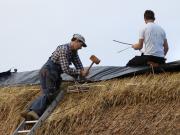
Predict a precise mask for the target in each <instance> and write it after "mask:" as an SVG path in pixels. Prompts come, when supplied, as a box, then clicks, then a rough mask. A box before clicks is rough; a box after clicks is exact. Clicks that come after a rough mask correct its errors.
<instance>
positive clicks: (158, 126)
mask: <svg viewBox="0 0 180 135" xmlns="http://www.w3.org/2000/svg"><path fill="white" fill-rule="evenodd" d="M179 78H180V73H165V74H159V75H153V74H150V75H142V76H134V77H131V78H124V79H115V80H109V81H103V82H97V83H94V84H98V85H101V86H102V87H93V86H92V87H91V89H90V90H89V92H84V93H70V94H68V93H67V94H66V95H65V98H64V99H63V101H62V102H61V103H59V105H58V106H57V107H56V109H55V110H54V112H53V113H52V114H51V115H50V116H49V117H48V119H47V120H46V121H45V122H44V123H43V125H42V126H41V127H40V128H39V129H38V130H37V133H36V134H37V135H68V134H71V135H95V134H98V135H102V134H105V135H111V134H117V135H130V134H131V135H137V134H138V135H144V134H151V135H152V134H158V135H159V134H160V135H164V134H173V135H178V134H179V133H180V82H179ZM69 85H73V84H72V83H64V84H63V86H62V89H64V90H65V89H66V88H67V86H69ZM37 95H39V86H38V85H34V86H20V87H1V88H0V110H1V113H0V120H1V123H0V134H2V135H6V134H7V135H9V134H11V133H12V132H13V131H14V130H15V129H16V127H17V125H18V124H19V123H20V121H21V120H22V119H21V118H20V115H19V114H20V112H22V111H23V110H25V108H27V106H28V104H30V102H31V101H32V100H33V99H34V98H35V97H36V96H37Z"/></svg>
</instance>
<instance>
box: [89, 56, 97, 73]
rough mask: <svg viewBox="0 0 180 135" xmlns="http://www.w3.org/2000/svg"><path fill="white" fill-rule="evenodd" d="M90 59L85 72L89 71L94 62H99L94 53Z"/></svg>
mask: <svg viewBox="0 0 180 135" xmlns="http://www.w3.org/2000/svg"><path fill="white" fill-rule="evenodd" d="M90 60H91V61H92V63H91V65H90V66H89V68H88V69H87V72H89V70H90V69H91V67H92V65H93V64H94V63H95V64H99V63H100V59H98V58H97V57H96V56H95V55H91V57H90Z"/></svg>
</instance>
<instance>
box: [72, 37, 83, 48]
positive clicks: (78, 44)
mask: <svg viewBox="0 0 180 135" xmlns="http://www.w3.org/2000/svg"><path fill="white" fill-rule="evenodd" d="M82 47H83V42H82V41H80V40H78V39H76V40H75V41H74V49H75V50H79V49H82Z"/></svg>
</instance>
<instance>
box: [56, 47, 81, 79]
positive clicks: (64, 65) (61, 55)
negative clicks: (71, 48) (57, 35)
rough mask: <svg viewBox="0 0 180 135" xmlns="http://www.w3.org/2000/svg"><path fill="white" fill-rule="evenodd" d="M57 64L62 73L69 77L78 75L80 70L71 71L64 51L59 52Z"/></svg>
mask: <svg viewBox="0 0 180 135" xmlns="http://www.w3.org/2000/svg"><path fill="white" fill-rule="evenodd" d="M59 64H60V65H61V70H62V71H63V73H66V74H68V75H71V76H74V75H79V74H80V69H73V68H70V67H69V62H68V58H67V51H66V50H64V49H63V50H60V52H59Z"/></svg>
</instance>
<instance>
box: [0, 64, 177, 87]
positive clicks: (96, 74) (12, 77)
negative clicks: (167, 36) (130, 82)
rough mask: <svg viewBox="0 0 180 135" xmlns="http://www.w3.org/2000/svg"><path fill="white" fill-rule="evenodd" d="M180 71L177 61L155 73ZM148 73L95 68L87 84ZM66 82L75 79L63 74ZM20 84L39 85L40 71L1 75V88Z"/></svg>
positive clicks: (113, 67) (162, 66) (148, 70)
mask: <svg viewBox="0 0 180 135" xmlns="http://www.w3.org/2000/svg"><path fill="white" fill-rule="evenodd" d="M178 71H180V61H175V62H171V63H167V64H165V65H161V66H160V67H158V68H154V72H155V73H162V72H178ZM146 72H152V68H151V67H149V66H145V67H116V66H99V67H93V68H92V69H91V70H90V74H89V76H88V77H87V79H86V81H87V82H95V81H103V80H110V79H113V78H122V77H128V76H135V75H139V74H143V73H146ZM61 76H62V79H63V80H64V81H73V80H74V79H73V78H72V77H71V76H69V75H66V74H62V75H61ZM20 84H39V70H34V71H27V72H10V71H6V72H2V73H0V86H7V85H20Z"/></svg>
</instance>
